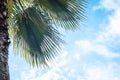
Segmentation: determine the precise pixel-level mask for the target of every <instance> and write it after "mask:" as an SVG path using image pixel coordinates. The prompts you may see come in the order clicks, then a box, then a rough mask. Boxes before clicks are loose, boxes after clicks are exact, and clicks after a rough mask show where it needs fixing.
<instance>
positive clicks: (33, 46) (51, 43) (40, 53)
mask: <svg viewBox="0 0 120 80" xmlns="http://www.w3.org/2000/svg"><path fill="white" fill-rule="evenodd" d="M16 12H17V14H15V15H14V16H13V22H14V24H12V26H11V27H10V29H9V33H10V36H11V39H12V42H13V48H14V50H15V51H16V52H18V53H19V54H20V55H22V56H23V57H24V58H25V59H26V60H27V61H28V62H29V63H30V64H32V65H33V66H41V67H46V66H47V65H48V61H51V60H52V59H53V58H54V56H55V55H56V54H57V53H59V49H60V46H59V44H61V43H62V42H63V40H62V39H61V38H60V36H61V34H60V33H59V32H58V31H57V30H56V29H55V28H54V27H53V26H52V24H51V23H50V22H49V20H48V19H47V18H46V17H44V15H43V14H42V13H41V11H40V10H39V9H37V8H36V7H29V8H27V9H25V10H24V11H16ZM14 18H15V19H14Z"/></svg>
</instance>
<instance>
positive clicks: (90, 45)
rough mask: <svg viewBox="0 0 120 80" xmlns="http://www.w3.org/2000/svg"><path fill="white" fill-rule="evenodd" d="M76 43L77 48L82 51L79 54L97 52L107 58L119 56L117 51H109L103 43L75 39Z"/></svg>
mask: <svg viewBox="0 0 120 80" xmlns="http://www.w3.org/2000/svg"><path fill="white" fill-rule="evenodd" d="M76 45H77V46H79V47H78V48H79V50H80V51H82V52H81V53H82V54H81V55H86V56H87V54H93V53H94V54H99V55H102V56H104V57H108V58H115V57H120V55H119V54H118V53H114V52H111V51H110V50H109V49H108V48H107V47H106V46H105V45H102V44H98V43H94V42H92V41H89V40H79V41H76Z"/></svg>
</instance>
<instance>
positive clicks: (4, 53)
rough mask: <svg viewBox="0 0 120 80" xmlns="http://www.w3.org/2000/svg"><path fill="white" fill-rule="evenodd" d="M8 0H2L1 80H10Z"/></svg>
mask: <svg viewBox="0 0 120 80" xmlns="http://www.w3.org/2000/svg"><path fill="white" fill-rule="evenodd" d="M6 5H7V0H0V80H10V78H9V69H8V46H9V38H8V24H7V8H6Z"/></svg>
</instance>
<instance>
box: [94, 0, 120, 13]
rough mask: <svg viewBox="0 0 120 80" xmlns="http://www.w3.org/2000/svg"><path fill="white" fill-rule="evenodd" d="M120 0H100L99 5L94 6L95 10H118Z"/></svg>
mask: <svg viewBox="0 0 120 80" xmlns="http://www.w3.org/2000/svg"><path fill="white" fill-rule="evenodd" d="M119 5H120V0H100V3H99V5H97V6H94V7H93V9H94V10H98V9H102V8H103V9H106V10H108V11H109V10H116V9H119V7H120V6H119Z"/></svg>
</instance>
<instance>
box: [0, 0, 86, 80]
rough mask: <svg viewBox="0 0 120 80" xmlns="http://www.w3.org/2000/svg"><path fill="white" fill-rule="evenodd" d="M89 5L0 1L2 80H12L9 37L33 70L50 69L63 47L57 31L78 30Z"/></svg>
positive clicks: (59, 0) (61, 0) (77, 0)
mask: <svg viewBox="0 0 120 80" xmlns="http://www.w3.org/2000/svg"><path fill="white" fill-rule="evenodd" d="M86 1H87V0H0V80H10V78H9V69H8V47H9V43H10V40H9V35H10V39H11V42H12V45H13V49H14V53H16V54H18V55H21V56H22V57H23V58H24V59H25V60H26V61H28V62H29V63H30V64H31V65H32V66H37V67H42V68H44V67H48V66H49V65H48V63H49V62H51V61H52V60H53V59H54V57H55V56H56V55H57V53H59V52H60V45H61V44H62V43H64V41H63V40H62V39H61V36H62V35H61V34H60V31H59V30H58V28H59V29H60V28H61V29H65V30H75V29H76V28H78V25H79V23H82V22H83V20H84V19H85V15H84V13H85V7H86V3H87V2H86ZM8 25H9V27H8Z"/></svg>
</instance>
